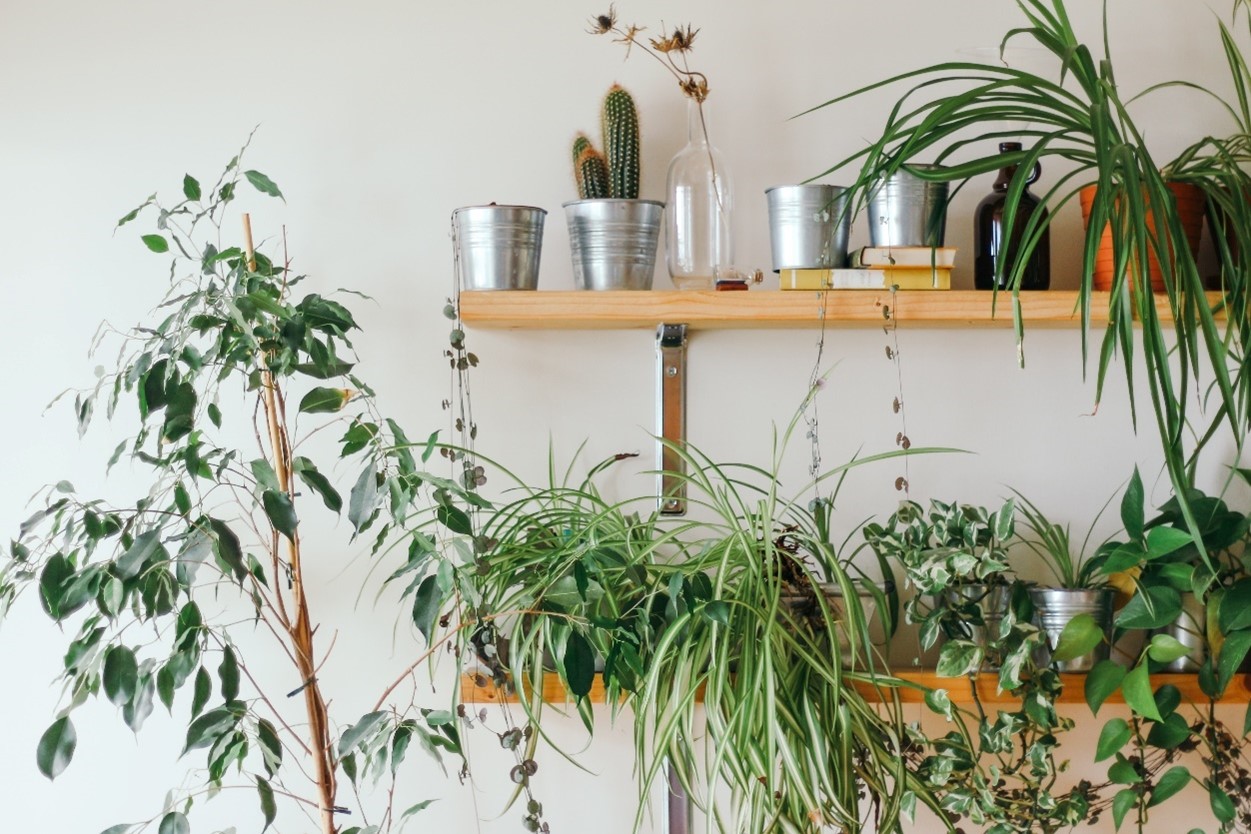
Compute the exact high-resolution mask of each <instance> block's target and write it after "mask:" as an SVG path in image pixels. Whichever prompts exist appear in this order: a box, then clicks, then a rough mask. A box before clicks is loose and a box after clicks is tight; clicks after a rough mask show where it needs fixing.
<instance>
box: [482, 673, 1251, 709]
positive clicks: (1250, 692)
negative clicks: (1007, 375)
mask: <svg viewBox="0 0 1251 834" xmlns="http://www.w3.org/2000/svg"><path fill="white" fill-rule="evenodd" d="M894 674H895V676H896V677H897V678H899V679H900V680H902V681H904V682H905V683H906V684H910V685H905V686H902V687H899V690H898V691H899V699H900V701H902V702H903V703H905V704H917V703H922V702H923V701H924V691H925V690H926V689H945V690H947V692H948V693H949V694H950V695H951V700H952V701H953V702H954V703H957V704H971V703H973V687H974V685H976V687H977V697H978V699H979V700H980V701H981V702H982V703H983V704H1008V703H1016V701H1017V699H1016V698H1014V697H1013V696H1012V695H1011V694H1010V693H1006V692H997V691H996V690H997V683H998V676H996V675H994V674H990V673H983V674H982V675H979V676H978V678H977V680H976V684H975V683H974V682H973V681H971V680H970V679H969V678H943V677H939V676H938V675H937V674H935V673H934V671H933V670H932V669H921V670H909V671H901V672H895V673H894ZM1060 677H1061V679H1063V681H1064V692H1062V693H1061V695H1060V697H1059V699H1058V703H1061V704H1085V703H1086V696H1085V692H1084V687H1085V683H1086V676H1085V675H1082V674H1064V675H1061V676H1060ZM1151 683H1152V685H1153V686H1155V687H1160V686H1163V685H1165V684H1171V685H1173V686H1175V687H1177V689H1178V690H1179V691H1180V692H1181V697H1182V701H1183V702H1190V703H1196V704H1200V703H1204V704H1205V703H1207V701H1208V698H1207V696H1206V695H1204V694H1203V691H1202V690H1200V689H1199V680H1198V678H1197V677H1196V676H1195V675H1192V674H1159V675H1152V677H1151ZM855 687H856V689H857V691H859V692H860V693H861V694H862V695H864V696H865V697H866V698H868V699H869V700H880V699H881V698H882V697H883V696H882V694H881V692H880V691H879V690H878V689H877V688H876V687H874V686H873V685H872V684H870V683H860V682H857V683H856V684H855ZM461 693H462V697H463V699H464V701H465V703H468V704H485V703H492V702H498V701H513V702H515V701H517V695H516V693H515V692H514V693H506V692H503V691H501V690H500V689H499V688H498V687H496V686H495V685H494V683H492V682H491V680H490V678H489V677H487V676H484V675H476V674H473V673H469V674H466V675H465V676H464V677H463V678H462V679H461ZM589 697H590V699H591V700H592V701H594V702H596V703H601V702H603V701H604V684H603V681H602V679H601V678H600V677H598V676H596V678H595V682H594V684H592V686H591V693H590V696H589ZM543 700H544V701H547V702H549V703H563V702H565V701H567V700H570V699H569V697H568V693H567V692H566V691H565V687H564V684H562V683H561V681H560V676H559V675H557V674H555V673H548V674H546V675H544V676H543ZM1248 702H1251V675H1243V674H1240V675H1237V676H1235V678H1234V679H1233V680H1232V681H1231V682H1230V684H1229V687H1228V689H1226V690H1225V695H1224V697H1222V698H1221V699H1220V702H1219V703H1222V704H1246V703H1248ZM1107 703H1109V704H1121V703H1124V699H1123V698H1122V697H1121V694H1120V692H1119V691H1118V692H1116V693H1115V694H1113V695H1112V697H1110V698H1108V700H1107Z"/></svg>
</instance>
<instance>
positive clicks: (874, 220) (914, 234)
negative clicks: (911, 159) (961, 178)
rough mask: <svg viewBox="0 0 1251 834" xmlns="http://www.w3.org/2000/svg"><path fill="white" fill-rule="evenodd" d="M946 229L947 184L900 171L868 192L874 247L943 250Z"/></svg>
mask: <svg viewBox="0 0 1251 834" xmlns="http://www.w3.org/2000/svg"><path fill="white" fill-rule="evenodd" d="M912 167H913V168H923V169H927V170H936V169H938V168H939V166H937V165H913V166H912ZM946 228H947V183H945V182H934V181H930V180H923V179H921V178H920V177H918V176H916V175H915V174H913V173H910V172H909V171H906V170H904V169H902V168H901V169H899V170H898V171H896V172H895V173H894V174H892V175H891V176H889V177H887V178H886V179H885V180H884V181H881V182H878V183H876V184H875V185H874V186H873V188H871V189H870V190H869V242H870V243H871V244H872V245H874V246H942V245H943V240H944V238H945V236H946Z"/></svg>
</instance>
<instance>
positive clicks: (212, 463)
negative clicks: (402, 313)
mask: <svg viewBox="0 0 1251 834" xmlns="http://www.w3.org/2000/svg"><path fill="white" fill-rule="evenodd" d="M245 148H246V145H245ZM244 181H246V182H247V183H250V184H251V185H252V186H253V187H254V188H255V189H256V190H258V191H259V192H261V193H263V194H266V195H269V196H272V197H278V198H281V197H282V194H281V192H280V190H279V188H278V186H277V185H276V184H275V183H274V182H273V181H272V180H271V179H270V178H269V177H267V176H265V175H264V174H262V173H260V172H258V171H255V170H244V169H243V168H242V167H241V165H240V156H236V157H235V158H234V159H232V160H231V161H230V163H229V164H228V165H227V166H226V168H225V171H224V172H223V173H222V175H221V177H220V179H219V180H218V181H217V182H216V184H214V185H213V186H212V187H211V188H204V187H202V186H201V184H200V182H199V181H198V180H197V179H195V178H194V177H192V176H190V175H188V176H186V177H185V178H184V180H183V189H182V195H181V198H180V199H179V200H178V201H177V202H176V203H173V204H172V205H166V204H165V203H162V202H160V201H159V200H158V199H157V197H156V195H153V196H152V197H150V198H148V199H147V200H145V201H144V203H143V204H142V205H140V206H139V207H138V208H136V209H135V210H134V211H132V212H130V213H128V214H127V215H126V216H125V217H123V218H122V219H121V221H120V222H119V224H118V225H119V226H124V225H126V224H128V223H129V222H131V221H132V220H134V219H135V218H136V217H138V216H139V215H140V214H141V213H147V214H153V213H154V214H155V215H156V227H157V230H156V231H155V232H154V233H151V234H146V235H144V236H143V238H142V240H143V243H144V244H145V245H146V246H147V248H148V249H149V250H151V251H152V252H154V253H157V254H162V255H168V256H169V257H170V266H169V269H170V287H169V290H168V293H167V294H166V295H165V297H164V299H163V300H162V301H161V303H160V305H159V306H158V307H157V309H156V311H155V312H156V319H155V321H154V322H153V323H151V324H148V325H145V326H141V327H136V328H134V329H133V330H131V331H129V332H127V333H116V334H114V335H116V336H117V337H118V338H119V339H120V341H121V342H122V345H121V352H120V354H119V356H120V360H119V365H118V367H117V369H116V370H115V371H113V372H111V373H105V372H103V371H102V372H101V373H100V375H99V380H98V382H97V383H96V385H95V387H94V388H93V389H90V390H86V391H82V392H79V393H78V394H77V396H76V397H75V402H74V407H75V413H76V415H77V418H78V428H79V432H80V433H82V432H84V431H86V430H87V428H88V424H89V423H90V421H91V418H92V415H93V414H94V413H95V412H96V411H97V410H100V409H103V410H104V411H106V412H107V414H108V416H109V418H110V419H112V418H113V417H114V416H115V414H116V415H117V417H118V421H119V422H120V421H121V420H122V419H123V415H130V414H132V413H133V414H134V415H135V422H134V424H133V425H134V431H135V433H134V436H133V437H132V438H131V439H129V440H127V441H125V442H123V443H122V444H120V445H119V446H118V447H117V448H116V451H115V452H114V453H113V456H112V459H111V460H110V461H109V467H110V468H112V466H113V465H114V464H116V463H118V462H119V461H121V460H128V461H129V462H130V464H131V467H132V469H133V471H134V472H135V474H136V476H138V477H141V478H146V486H145V488H144V489H143V490H142V491H141V493H140V494H139V495H138V497H136V498H133V499H132V500H126V501H122V502H118V503H111V502H109V501H106V500H104V499H102V498H94V497H89V496H87V495H83V494H80V493H79V492H77V491H76V490H75V489H74V487H73V486H72V485H71V484H70V483H68V482H65V481H61V482H59V483H57V484H56V485H55V486H53V487H48V488H46V489H45V490H43V491H42V492H41V495H40V497H41V499H42V500H41V503H42V507H41V509H39V510H38V511H37V512H35V513H34V514H33V515H32V516H31V517H30V518H29V519H28V520H27V521H26V522H25V523H23V524H22V525H21V529H20V532H19V535H18V538H17V539H16V540H15V541H14V542H13V544H12V546H11V549H10V552H9V554H8V556H7V558H6V559H5V560H4V561H3V562H2V563H0V614H4V613H5V612H7V611H8V610H9V608H10V607H11V606H12V605H13V604H15V601H16V600H17V598H18V597H19V595H21V594H22V593H23V592H28V593H29V594H31V595H34V596H36V597H37V598H38V602H39V604H40V605H41V606H42V608H43V611H44V612H45V613H46V614H47V616H48V617H49V618H51V619H52V620H53V621H54V622H55V623H56V624H57V625H58V627H59V628H60V629H61V630H62V631H63V633H64V634H65V635H66V645H65V646H64V647H63V650H60V652H59V653H60V654H63V656H64V670H63V672H62V673H61V679H62V681H63V683H64V693H65V694H64V698H63V703H62V704H61V708H60V712H59V713H58V715H57V717H56V718H55V720H54V721H53V722H52V724H51V726H50V727H49V728H48V730H47V731H46V732H45V733H44V735H43V737H42V738H41V740H40V742H39V744H38V750H37V761H38V766H39V769H40V770H41V771H42V772H43V773H44V775H46V776H47V777H49V778H55V777H56V776H57V775H59V774H60V773H61V772H62V771H64V770H65V768H66V767H67V766H69V764H70V762H71V759H72V757H73V755H74V751H75V747H76V745H77V733H76V730H75V725H74V722H73V717H74V715H75V713H76V712H77V711H78V710H80V709H84V708H86V707H87V705H88V704H89V703H90V702H92V701H94V700H98V699H100V698H101V697H103V698H104V699H107V700H108V701H110V702H112V703H113V704H114V705H115V706H116V707H118V708H120V711H121V717H122V718H123V720H124V721H125V723H126V724H127V725H128V726H129V727H130V728H132V729H133V730H135V731H136V732H137V731H138V730H139V729H140V728H141V727H143V725H144V723H145V720H146V719H147V718H148V717H149V715H150V714H151V713H152V712H153V710H154V708H155V705H156V702H157V701H159V702H160V704H162V705H163V706H164V707H165V708H166V709H167V710H169V711H170V712H171V714H173V715H176V716H177V717H178V718H179V719H180V720H185V722H186V737H185V745H184V750H183V754H184V755H186V754H189V753H192V752H196V751H203V753H202V754H200V753H197V755H203V756H204V759H203V764H204V768H205V769H204V771H203V773H204V780H203V783H202V784H200V785H199V786H198V787H193V788H187V787H186V786H183V787H181V788H177V789H175V790H174V791H172V792H171V794H170V799H169V800H168V804H167V805H166V807H164V808H162V809H161V810H160V811H159V812H158V813H156V814H154V815H153V816H151V817H150V818H148V819H146V820H143V821H139V822H134V823H122V824H119V825H115V826H113V827H111V828H109V829H108V834H137V832H140V831H144V830H147V829H154V830H155V829H159V831H160V832H161V834H168V832H178V833H179V834H183V833H184V832H188V831H190V820H189V818H188V814H189V812H190V810H191V808H192V806H193V805H194V803H195V801H196V800H197V799H203V798H207V797H211V796H213V795H215V794H216V793H217V792H218V791H219V790H221V789H222V788H225V787H232V786H233V787H244V788H250V789H252V790H255V792H256V795H257V799H258V801H259V808H260V815H261V817H262V818H263V824H262V825H258V826H256V827H255V829H254V830H264V829H265V828H268V827H269V826H270V824H271V823H273V822H274V821H275V819H276V818H277V816H278V812H279V807H280V804H281V807H282V809H283V811H284V814H285V812H286V811H287V809H288V800H289V801H290V803H291V806H292V810H295V808H300V809H302V810H303V813H304V815H306V816H307V817H308V819H309V821H310V825H309V827H310V828H313V827H315V829H316V830H317V831H319V832H321V834H379V832H385V831H389V830H391V829H392V828H393V827H395V826H396V825H398V824H399V823H400V822H401V821H402V820H403V819H404V818H405V817H407V816H408V815H409V814H412V813H415V812H417V811H419V810H420V809H421V808H423V807H425V805H427V804H429V803H428V802H419V803H417V804H416V805H414V806H412V807H410V808H409V809H408V811H406V812H404V813H400V814H397V813H395V812H394V809H393V808H392V802H393V799H392V797H393V796H394V791H395V786H396V778H397V771H398V768H399V767H400V765H401V764H402V763H403V762H404V761H405V759H406V755H407V751H408V750H409V748H410V746H411V745H412V743H413V742H417V744H418V745H419V746H421V747H422V748H424V749H425V750H427V751H428V752H430V753H431V754H432V755H434V756H435V757H436V758H441V757H442V756H443V755H445V754H450V755H451V756H453V757H459V756H460V741H459V735H458V728H457V726H456V723H455V716H454V715H453V714H452V712H451V711H450V710H432V709H427V708H420V707H418V705H417V703H416V693H415V674H414V673H415V671H416V670H417V669H418V668H419V667H421V666H422V665H423V664H424V663H426V662H427V661H429V660H430V659H431V658H432V657H434V656H435V655H436V654H437V653H438V651H439V650H440V649H441V648H443V646H444V643H445V641H446V640H447V639H448V636H450V635H443V636H440V634H441V631H440V622H439V621H440V619H441V618H440V612H441V611H443V610H444V609H445V606H449V608H448V610H451V609H450V605H451V603H452V602H453V601H454V600H457V599H459V597H460V594H461V591H462V582H463V580H462V575H461V572H460V571H459V570H458V566H459V565H461V563H462V562H463V560H461V559H457V558H455V557H449V554H456V553H459V552H463V551H465V550H466V549H467V550H469V551H472V548H473V546H474V539H473V537H472V535H471V534H472V529H473V527H472V521H471V519H470V515H469V512H468V510H470V509H472V508H473V507H474V506H477V505H480V504H482V503H483V502H482V499H480V498H478V496H477V495H476V494H475V493H474V491H473V490H472V489H466V488H465V487H464V486H463V484H462V483H460V482H458V481H456V480H454V479H448V478H441V477H438V476H435V475H432V474H430V473H427V472H424V471H421V470H420V469H419V465H420V464H419V461H418V456H419V455H420V458H421V462H422V463H424V462H425V461H426V459H427V458H428V457H429V456H430V454H431V453H432V452H433V449H434V448H435V446H436V437H437V435H431V437H430V439H429V441H427V443H426V444H424V447H415V446H414V445H413V444H411V443H410V442H409V441H408V439H407V436H406V435H405V433H404V431H403V430H402V429H401V427H400V426H399V424H398V423H397V422H396V421H394V420H392V419H390V418H387V417H385V416H383V415H382V414H381V413H379V411H378V408H377V405H376V402H375V397H374V391H373V389H371V388H370V386H369V385H368V383H367V382H366V381H365V380H364V379H363V378H361V377H360V376H358V375H357V372H356V367H355V354H354V351H353V347H352V341H351V339H352V336H353V332H354V331H357V330H358V329H359V328H358V324H357V321H356V319H355V318H354V317H353V315H352V313H351V312H350V311H349V310H348V309H347V307H345V306H344V305H343V304H342V303H340V302H339V301H337V300H332V299H331V298H328V297H325V296H323V295H320V294H318V293H315V292H303V291H301V290H302V289H303V288H302V286H301V285H302V283H303V281H304V277H303V276H300V275H296V274H294V273H293V272H292V271H291V269H290V263H289V260H288V259H287V258H286V257H285V254H284V257H283V259H282V261H281V262H276V261H275V260H273V259H271V258H270V257H267V256H265V255H264V254H262V253H261V252H254V251H253V249H252V244H251V240H250V238H251V235H250V231H246V229H245V234H244V240H243V243H242V245H237V246H226V245H224V244H223V238H225V237H227V235H226V233H225V232H224V231H223V228H224V226H223V223H224V220H225V219H226V218H227V217H228V216H229V215H230V212H229V211H228V210H229V209H231V208H232V204H233V203H234V202H235V200H236V199H237V198H238V197H239V194H238V193H237V189H238V186H240V185H241V184H242V183H243V182H244ZM245 217H246V215H245ZM283 248H284V250H285V241H284V242H283ZM292 406H294V407H292ZM332 431H333V432H342V434H341V436H340V439H339V441H338V443H334V442H333V441H332V440H331V439H330V437H331V436H330V434H329V432H332ZM318 456H320V457H321V458H322V465H318V463H316V462H315V459H316V458H317V457H318ZM339 473H342V474H343V475H345V476H348V477H347V479H346V480H345V483H351V484H352V486H351V488H350V492H349V493H348V497H347V500H346V501H345V500H344V498H343V496H342V495H341V493H340V491H339V489H338V488H336V486H335V481H333V480H332V476H333V475H337V474H339ZM345 513H346V519H347V522H348V523H347V526H346V529H345V530H344V531H343V535H342V540H340V541H335V536H334V533H333V531H332V529H331V526H330V525H331V523H332V522H334V521H335V520H337V519H338V518H339V517H340V516H342V515H344V514H345ZM319 514H320V515H322V516H323V517H322V518H318V516H319ZM310 530H311V532H309V531H310ZM367 537H368V538H367ZM354 542H355V543H356V546H357V548H359V549H364V548H365V546H366V545H368V546H369V549H370V550H371V553H372V554H373V556H374V557H376V558H379V559H387V560H392V561H395V564H393V565H392V566H391V567H392V568H393V570H391V571H384V572H383V573H384V575H385V574H386V573H389V576H387V578H386V579H385V580H383V581H382V585H384V586H387V585H389V584H391V583H395V584H397V585H399V586H400V587H402V588H403V594H404V595H405V596H406V597H408V598H409V599H410V602H409V603H408V604H409V605H411V606H412V619H413V623H414V626H415V630H416V631H418V632H420V634H421V636H422V637H423V638H424V640H425V643H426V645H425V647H424V648H416V649H414V652H415V654H416V657H414V658H413V659H412V662H411V664H410V665H409V666H408V668H406V669H403V670H398V669H397V670H395V672H394V673H392V674H390V675H389V676H388V677H387V679H384V680H382V681H380V682H379V689H380V690H382V692H383V694H382V696H381V697H380V698H379V699H378V701H377V705H376V706H375V707H374V709H373V710H372V711H370V712H369V713H367V714H365V715H364V716H362V717H359V718H358V719H357V720H355V721H354V723H351V724H340V723H336V721H335V719H334V717H333V716H332V715H331V711H330V709H329V704H330V702H331V699H330V697H329V695H328V693H327V688H328V686H329V683H330V681H329V680H328V678H329V677H332V676H330V675H328V667H327V666H326V663H327V657H328V654H329V652H330V650H331V649H332V648H333V644H334V642H335V641H334V638H333V637H332V636H331V634H330V633H329V631H327V630H322V631H319V628H318V624H317V620H316V619H315V617H314V615H313V607H314V599H313V598H314V597H315V596H316V593H317V585H316V583H317V580H318V578H319V577H323V576H324V572H325V571H326V569H327V567H326V566H327V565H333V566H334V571H335V572H337V571H338V570H339V569H340V567H341V566H342V565H343V564H344V562H345V561H346V557H345V553H346V552H347V551H348V549H349V547H350V546H351V545H352V544H353V543H354ZM397 556H398V557H399V558H398V560H397V558H396V557H397ZM370 575H371V576H372V575H373V572H372V571H371V574H370ZM450 618H451V615H450V614H448V615H445V616H444V617H443V619H445V620H446V619H450ZM458 625H459V622H451V623H450V626H451V629H452V631H454V630H455V629H456V628H457V627H458ZM275 657H277V658H281V659H283V660H285V663H286V665H285V668H281V669H275V668H273V667H275V666H277V664H274V663H271V662H270V660H271V659H273V658H275ZM261 658H263V659H261ZM392 678H393V679H394V680H393V681H392V682H391V683H390V684H389V685H387V680H390V679H392ZM180 693H182V694H180ZM405 693H409V694H405ZM301 707H302V708H301ZM344 777H346V779H347V780H348V782H350V784H351V789H352V791H353V792H354V793H355V792H356V791H357V790H358V789H359V788H361V787H363V786H365V785H366V784H373V785H375V786H377V785H379V784H380V783H384V782H385V783H389V785H388V787H387V790H386V791H380V793H383V794H384V795H385V797H386V799H385V801H384V802H383V803H382V805H381V810H378V811H377V812H376V816H375V817H374V818H373V819H372V820H371V810H372V809H370V808H367V807H365V806H364V805H363V804H362V803H361V802H360V801H359V795H358V796H357V797H356V799H357V801H354V802H349V800H347V799H346V797H345V796H344V794H345V793H346V790H345V787H344V782H343V778H344ZM349 813H352V814H354V816H352V817H351V820H352V822H353V823H356V822H357V821H358V820H359V824H352V825H350V826H349V827H344V826H346V825H347V823H345V822H341V821H342V820H345V819H346V818H347V815H348V814H349Z"/></svg>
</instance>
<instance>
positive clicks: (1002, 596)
mask: <svg viewBox="0 0 1251 834" xmlns="http://www.w3.org/2000/svg"><path fill="white" fill-rule="evenodd" d="M940 602H941V603H942V604H943V605H946V606H949V607H955V606H959V605H963V604H965V603H970V602H972V603H977V604H978V605H979V606H980V607H981V610H982V625H978V624H977V623H973V622H968V623H964V629H965V630H966V632H967V633H968V639H969V640H971V641H973V642H974V643H976V644H977V645H979V646H981V647H982V648H983V649H984V648H986V645H987V644H988V643H990V642H991V641H992V640H994V639H996V638H998V636H999V624H1000V623H1002V622H1003V617H1004V615H1005V614H1006V613H1008V606H1009V605H1010V604H1011V602H1012V586H1011V585H981V584H974V585H959V586H957V587H953V588H948V589H947V590H945V591H943V593H942V595H941V597H940ZM985 665H986V666H987V667H988V668H991V669H994V668H997V663H996V661H995V659H994V658H992V657H989V656H987V658H986V662H985Z"/></svg>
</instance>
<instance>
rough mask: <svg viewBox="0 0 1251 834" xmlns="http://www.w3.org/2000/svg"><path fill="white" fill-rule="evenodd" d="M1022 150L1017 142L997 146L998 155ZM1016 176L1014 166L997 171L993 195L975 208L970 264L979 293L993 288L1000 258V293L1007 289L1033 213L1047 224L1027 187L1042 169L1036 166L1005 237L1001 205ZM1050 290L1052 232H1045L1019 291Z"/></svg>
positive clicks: (1032, 255)
mask: <svg viewBox="0 0 1251 834" xmlns="http://www.w3.org/2000/svg"><path fill="white" fill-rule="evenodd" d="M1020 150H1021V143H1020V142H1000V143H999V152H1000V153H1014V152H1017V151H1020ZM1015 174H1016V166H1015V165H1005V166H1004V167H1002V168H1000V169H999V176H998V177H996V178H995V185H994V191H993V192H991V193H990V194H988V195H986V197H985V198H984V199H983V200H982V201H981V202H980V203H978V204H977V214H976V215H975V221H974V225H973V249H974V251H975V252H976V259H975V261H974V264H973V286H975V287H977V288H978V289H979V290H989V289H992V288H994V287H995V267H996V265H997V259H999V258H1002V259H1003V260H1004V263H1003V278H1002V281H1001V282H1000V283H999V289H1001V290H1002V289H1008V288H1009V287H1010V281H1011V276H1012V270H1013V268H1014V267H1015V266H1016V259H1017V252H1018V251H1019V250H1020V244H1021V238H1022V237H1023V236H1024V234H1025V229H1026V227H1027V226H1028V225H1029V220H1030V218H1031V217H1032V216H1034V214H1035V213H1038V212H1041V213H1042V214H1041V217H1040V218H1039V219H1040V220H1042V221H1043V222H1045V221H1046V217H1047V208H1046V206H1044V205H1042V203H1040V202H1039V201H1038V198H1037V197H1035V196H1034V195H1033V194H1031V193H1030V192H1029V185H1030V184H1031V183H1034V182H1037V181H1038V177H1039V175H1041V174H1042V166H1041V165H1039V164H1037V163H1035V165H1034V170H1033V171H1031V172H1030V176H1029V179H1027V180H1026V181H1025V184H1026V188H1025V190H1024V191H1023V192H1021V201H1020V203H1018V204H1017V209H1016V217H1015V218H1013V222H1012V226H1013V228H1012V234H1010V235H1009V234H1007V233H1006V230H1005V229H1004V225H1003V207H1004V206H1003V204H1004V202H1005V201H1006V200H1007V198H1008V186H1009V185H1010V184H1011V183H1012V177H1013V176H1014V175H1015ZM1050 286H1051V232H1050V230H1049V229H1044V230H1043V233H1042V237H1041V238H1040V239H1039V241H1038V245H1037V246H1035V247H1034V251H1033V252H1031V253H1030V257H1029V262H1028V263H1027V264H1026V266H1025V271H1024V273H1023V274H1022V275H1021V289H1023V290H1045V289H1047V288H1048V287H1050Z"/></svg>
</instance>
